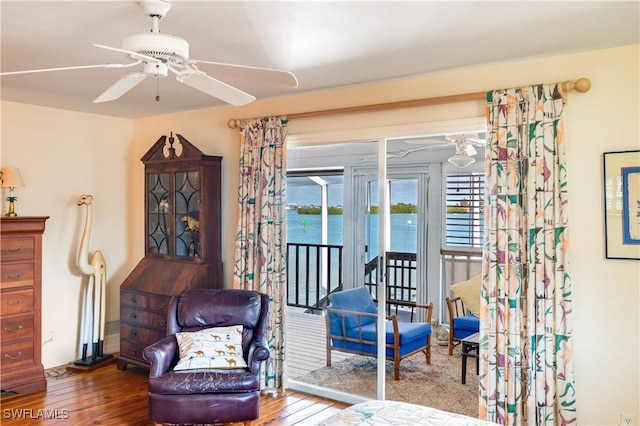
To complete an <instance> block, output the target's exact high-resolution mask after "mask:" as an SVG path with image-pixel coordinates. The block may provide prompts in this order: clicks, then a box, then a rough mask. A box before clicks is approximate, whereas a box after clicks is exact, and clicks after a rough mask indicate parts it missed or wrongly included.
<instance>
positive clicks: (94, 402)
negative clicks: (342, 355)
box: [0, 365, 348, 426]
mask: <svg viewBox="0 0 640 426" xmlns="http://www.w3.org/2000/svg"><path fill="white" fill-rule="evenodd" d="M147 379H148V371H147V370H144V369H141V368H137V367H132V366H128V367H127V369H126V370H124V371H118V370H117V369H116V366H115V365H109V366H105V367H102V368H99V369H96V370H94V371H92V372H89V373H75V374H63V375H60V376H56V377H51V378H49V379H48V380H47V390H46V391H43V392H37V393H33V394H28V395H3V396H2V414H1V416H2V417H1V419H0V423H2V424H3V425H5V424H6V425H20V426H22V425H33V424H41V423H45V422H46V424H47V426H48V425H88V424H93V425H113V426H116V425H117V426H122V425H150V424H152V423H150V422H149V420H148V417H147ZM347 406H348V404H344V403H342V402H337V401H332V400H328V399H322V398H320V397H316V396H313V395H308V394H304V393H300V392H294V391H291V390H288V391H287V392H286V394H285V395H282V396H271V395H263V396H262V397H261V400H260V418H259V419H258V420H256V421H254V422H253V423H252V425H278V426H279V425H313V424H316V423H318V422H319V421H321V420H324V419H326V418H328V417H329V416H331V415H333V414H335V413H336V412H338V411H340V410H342V409H343V408H345V407H347ZM239 425H241V423H232V424H228V425H227V426H239Z"/></svg>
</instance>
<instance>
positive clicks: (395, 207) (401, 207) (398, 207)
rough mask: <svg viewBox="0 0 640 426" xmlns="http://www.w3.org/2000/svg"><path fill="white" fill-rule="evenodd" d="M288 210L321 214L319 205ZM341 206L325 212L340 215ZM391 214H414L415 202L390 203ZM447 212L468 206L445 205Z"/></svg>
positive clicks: (373, 210) (465, 209)
mask: <svg viewBox="0 0 640 426" xmlns="http://www.w3.org/2000/svg"><path fill="white" fill-rule="evenodd" d="M290 210H295V211H296V212H298V214H300V215H303V214H309V215H319V214H322V209H321V207H318V206H297V207H291V208H290ZM343 210H344V209H343V207H340V206H332V207H328V208H327V214H329V215H341V214H343V212H344V211H343ZM370 213H371V214H378V206H371V211H370ZM390 213H391V214H408V213H410V214H416V213H418V207H417V206H416V205H415V204H404V203H398V204H392V205H391V208H390ZM447 213H469V207H465V206H447Z"/></svg>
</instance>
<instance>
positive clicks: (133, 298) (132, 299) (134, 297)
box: [131, 296, 138, 305]
mask: <svg viewBox="0 0 640 426" xmlns="http://www.w3.org/2000/svg"><path fill="white" fill-rule="evenodd" d="M131 303H133V304H134V305H136V304H137V303H138V298H137V297H136V296H131Z"/></svg>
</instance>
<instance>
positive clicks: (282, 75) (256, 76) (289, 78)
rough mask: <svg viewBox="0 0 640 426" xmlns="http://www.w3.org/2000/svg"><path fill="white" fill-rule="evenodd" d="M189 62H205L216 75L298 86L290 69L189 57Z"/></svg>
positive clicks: (208, 68)
mask: <svg viewBox="0 0 640 426" xmlns="http://www.w3.org/2000/svg"><path fill="white" fill-rule="evenodd" d="M189 62H190V63H195V64H207V65H209V66H208V67H207V71H208V72H209V73H210V74H213V75H216V76H225V77H227V76H228V77H233V78H241V79H244V80H255V81H260V82H262V83H275V84H282V85H285V86H292V87H298V79H297V78H296V76H295V75H294V74H293V73H292V72H290V71H284V70H277V69H272V68H261V67H252V66H248V65H235V64H225V63H221V62H210V61H202V60H200V59H191V60H190V61H189Z"/></svg>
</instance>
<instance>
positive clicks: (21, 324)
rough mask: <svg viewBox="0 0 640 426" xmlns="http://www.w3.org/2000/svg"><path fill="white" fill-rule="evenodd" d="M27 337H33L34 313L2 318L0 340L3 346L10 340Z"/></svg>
mask: <svg viewBox="0 0 640 426" xmlns="http://www.w3.org/2000/svg"><path fill="white" fill-rule="evenodd" d="M3 312H4V309H3ZM26 338H29V339H33V315H31V314H27V315H20V316H16V317H10V318H3V319H2V328H1V329H0V341H1V342H2V345H3V346H4V344H5V343H7V342H9V341H16V340H20V339H26Z"/></svg>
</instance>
